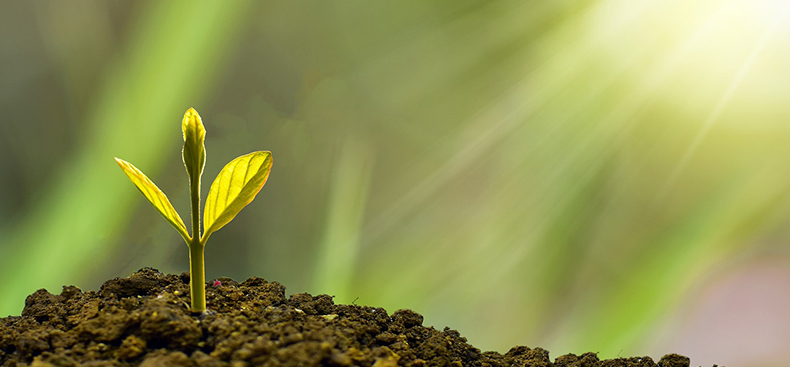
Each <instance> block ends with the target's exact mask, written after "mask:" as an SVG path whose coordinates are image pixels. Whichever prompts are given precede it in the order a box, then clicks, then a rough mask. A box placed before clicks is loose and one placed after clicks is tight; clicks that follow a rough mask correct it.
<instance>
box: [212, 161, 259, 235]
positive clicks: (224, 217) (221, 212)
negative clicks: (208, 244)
mask: <svg viewBox="0 0 790 367" xmlns="http://www.w3.org/2000/svg"><path fill="white" fill-rule="evenodd" d="M271 169H272V154H271V152H252V153H249V154H245V155H243V156H241V157H238V158H236V159H234V160H232V161H230V163H228V164H227V165H226V166H225V167H224V168H223V169H222V171H220V172H219V175H217V178H216V179H215V180H214V183H212V184H211V188H210V189H209V191H208V197H206V210H205V211H204V213H203V227H204V228H205V232H204V233H203V238H201V241H203V242H204V243H205V241H206V240H207V239H208V236H209V235H211V233H212V232H216V231H217V230H219V229H220V228H222V227H223V226H225V225H226V224H228V222H230V221H231V220H232V219H233V218H234V217H235V216H236V214H239V212H240V211H241V209H242V208H244V207H245V206H247V204H249V203H250V202H252V200H253V199H255V195H258V192H259V191H261V188H262V187H263V185H264V184H265V183H266V179H268V178H269V172H271Z"/></svg>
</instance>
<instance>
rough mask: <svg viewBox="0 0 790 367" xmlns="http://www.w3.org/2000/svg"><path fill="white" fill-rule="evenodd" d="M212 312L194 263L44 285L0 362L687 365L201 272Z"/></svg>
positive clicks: (11, 324)
mask: <svg viewBox="0 0 790 367" xmlns="http://www.w3.org/2000/svg"><path fill="white" fill-rule="evenodd" d="M206 295H207V305H208V308H209V309H210V310H212V311H213V312H211V313H210V314H206V315H193V314H192V313H191V312H190V310H189V275H188V274H186V273H184V274H181V275H164V274H162V273H160V272H159V271H157V270H155V269H150V268H144V269H141V270H140V271H138V272H136V273H134V274H132V275H131V276H129V277H128V278H116V279H113V280H110V281H108V282H106V283H104V285H102V287H101V289H100V290H99V291H98V292H95V291H87V292H83V291H82V290H80V289H79V288H77V287H74V286H67V287H63V291H62V292H61V293H60V294H59V295H54V294H51V293H49V292H47V291H46V290H44V289H41V290H38V291H36V292H35V293H33V294H32V295H30V296H28V297H27V299H26V300H25V308H24V310H23V311H22V315H21V316H11V317H6V318H0V366H3V367H12V366H14V367H17V366H34V367H53V366H57V367H73V366H85V367H88V366H90V367H110V366H114V367H115V366H117V367H125V366H144V367H152V366H174V367H181V366H183V367H198V366H201V367H203V366H206V367H245V366H266V367H274V366H366V367H395V366H459V367H460V366H480V367H483V366H491V367H495V366H524V367H532V366H534V367H538V366H540V367H552V366H553V367H562V366H568V367H570V366H574V367H593V366H607V367H614V366H629V367H631V366H639V367H654V366H660V367H687V366H689V359H688V358H686V357H683V356H679V355H676V354H671V355H666V356H664V357H663V358H661V360H660V361H659V362H658V363H655V362H654V361H653V360H652V359H650V358H649V357H640V358H618V359H613V360H599V359H598V357H597V356H596V355H595V354H594V353H585V354H583V355H580V356H576V355H573V354H568V355H564V356H561V357H558V358H557V359H556V360H555V361H553V362H552V361H551V360H550V359H549V352H547V351H546V350H543V349H540V348H535V349H530V348H527V347H522V346H520V347H514V348H512V349H511V350H510V351H508V352H507V353H505V354H500V353H496V352H480V350H478V349H477V348H475V347H473V346H471V345H469V344H468V343H467V342H466V339H465V338H463V337H461V335H460V334H459V333H458V332H457V331H455V330H452V329H449V328H445V329H444V330H441V331H439V330H436V329H434V328H432V327H425V326H423V325H422V322H423V318H422V316H421V315H420V314H418V313H416V312H414V311H410V310H399V311H396V312H394V313H393V314H392V315H389V314H387V312H386V311H385V310H384V309H382V308H373V307H363V306H356V305H336V304H334V302H333V301H332V297H330V296H327V295H319V296H312V295H309V294H305V293H300V294H294V295H292V296H290V297H288V298H286V297H285V287H284V286H282V285H281V284H279V283H276V282H267V281H266V280H263V279H260V278H251V279H247V280H246V281H244V282H242V283H237V282H235V281H233V280H232V279H227V278H220V279H217V280H216V281H212V282H209V283H208V286H207V291H206Z"/></svg>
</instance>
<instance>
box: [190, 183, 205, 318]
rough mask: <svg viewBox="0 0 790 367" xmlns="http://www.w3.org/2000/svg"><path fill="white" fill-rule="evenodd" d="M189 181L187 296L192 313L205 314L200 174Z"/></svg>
mask: <svg viewBox="0 0 790 367" xmlns="http://www.w3.org/2000/svg"><path fill="white" fill-rule="evenodd" d="M196 176H197V177H195V178H193V177H190V179H189V191H190V192H189V194H190V196H191V197H192V241H190V243H189V294H190V296H191V298H192V312H200V313H203V312H206V266H205V260H204V258H203V249H204V244H205V242H201V241H200V174H197V175H196Z"/></svg>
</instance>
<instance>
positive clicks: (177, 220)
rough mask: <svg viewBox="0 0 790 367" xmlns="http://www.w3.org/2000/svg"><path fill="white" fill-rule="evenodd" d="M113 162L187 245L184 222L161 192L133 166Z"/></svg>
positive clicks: (120, 161)
mask: <svg viewBox="0 0 790 367" xmlns="http://www.w3.org/2000/svg"><path fill="white" fill-rule="evenodd" d="M115 161H116V162H118V165H119V166H121V169H122V170H123V173H125V174H126V176H127V177H129V180H131V181H132V183H133V184H134V186H136V187H137V189H138V190H140V192H141V193H143V196H145V198H146V199H148V202H150V203H151V205H153V206H154V208H155V209H156V211H158V212H159V214H161V215H162V217H164V218H165V220H167V222H168V223H170V225H172V226H173V227H174V228H175V229H176V230H177V231H178V233H179V234H181V237H184V240H186V241H187V243H189V234H187V227H186V226H185V225H184V221H183V220H181V217H180V216H179V215H178V213H177V212H176V209H175V208H173V204H170V200H169V199H168V198H167V195H165V193H164V192H162V190H160V189H159V187H157V186H156V185H155V184H154V183H153V182H152V181H151V180H150V179H149V178H148V177H147V176H146V175H145V174H144V173H143V172H142V171H140V170H139V169H137V167H135V166H134V165H133V164H131V163H129V162H127V161H125V160H123V159H120V158H115Z"/></svg>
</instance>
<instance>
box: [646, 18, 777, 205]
mask: <svg viewBox="0 0 790 367" xmlns="http://www.w3.org/2000/svg"><path fill="white" fill-rule="evenodd" d="M789 12H790V5H785V6H784V7H783V8H782V9H781V11H779V12H777V15H776V16H775V17H774V19H773V22H772V23H771V24H770V26H768V27H766V30H765V32H764V33H763V35H762V37H760V39H759V40H758V41H757V43H756V44H755V45H754V48H752V50H751V52H750V53H749V55H748V56H747V57H746V59H745V60H744V61H743V64H742V65H741V66H740V68H738V73H737V74H736V75H735V77H733V79H732V81H731V82H730V83H729V85H728V86H727V89H725V90H724V92H723V93H722V95H721V97H720V98H719V100H718V102H717V103H716V105H715V106H714V107H713V109H712V110H711V111H710V113H709V114H708V117H707V118H706V119H705V121H704V122H703V124H702V127H701V128H700V129H699V131H698V132H697V134H696V135H695V136H694V140H693V141H692V142H691V144H689V146H688V148H686V150H685V152H684V153H683V156H682V157H681V158H680V160H679V161H678V163H677V164H676V165H675V167H674V168H673V170H672V172H671V173H670V174H669V176H668V177H667V180H666V182H665V183H664V186H663V187H662V189H661V190H660V191H659V194H658V195H657V196H656V203H664V202H666V200H667V198H668V197H669V195H670V194H671V192H672V190H673V189H674V188H675V186H676V185H677V183H678V180H679V179H680V175H681V174H682V173H683V172H684V171H685V169H686V167H687V166H688V165H689V162H690V161H691V159H692V158H693V157H694V154H695V153H696V152H697V151H698V150H699V147H700V145H702V142H703V141H704V140H705V137H706V136H708V133H709V132H710V130H711V129H712V128H713V126H714V125H715V124H716V121H717V120H718V119H719V117H720V116H721V113H722V111H723V110H724V108H725V107H726V106H727V104H728V103H729V102H730V100H731V99H732V96H733V94H734V93H735V91H737V90H738V87H739V86H740V85H741V83H742V82H743V80H744V78H745V77H746V75H747V74H748V73H749V71H750V70H751V68H752V66H753V65H754V62H755V60H756V59H757V57H758V56H759V55H760V54H761V53H762V52H763V51H764V50H765V46H766V44H767V43H768V40H769V39H770V38H771V36H772V35H773V34H774V33H776V30H777V28H779V26H780V25H782V24H783V23H784V21H785V20H786V19H787V16H788V13H789Z"/></svg>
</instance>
